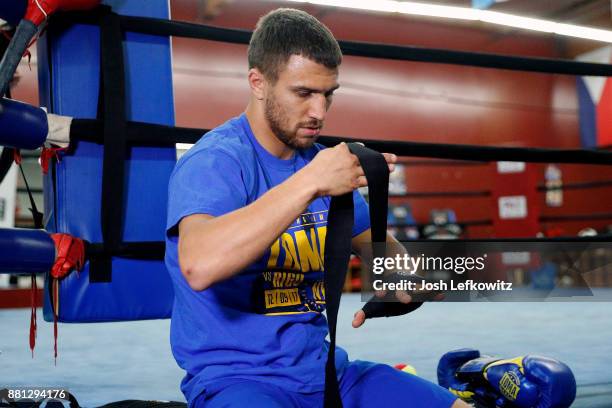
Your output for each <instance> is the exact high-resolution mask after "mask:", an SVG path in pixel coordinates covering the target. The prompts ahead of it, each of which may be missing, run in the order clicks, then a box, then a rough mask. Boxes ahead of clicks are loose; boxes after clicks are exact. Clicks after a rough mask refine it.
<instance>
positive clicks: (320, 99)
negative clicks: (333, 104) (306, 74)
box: [308, 94, 328, 122]
mask: <svg viewBox="0 0 612 408" xmlns="http://www.w3.org/2000/svg"><path fill="white" fill-rule="evenodd" d="M327 108H328V106H327V98H325V96H324V95H322V94H315V95H313V96H312V98H311V100H310V109H309V112H308V116H310V117H311V118H312V119H316V120H318V121H321V122H322V121H323V120H324V119H325V114H326V113H327Z"/></svg>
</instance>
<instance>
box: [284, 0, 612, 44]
mask: <svg viewBox="0 0 612 408" xmlns="http://www.w3.org/2000/svg"><path fill="white" fill-rule="evenodd" d="M285 1H289V2H293V3H309V4H315V5H320V6H328V7H342V8H349V9H356V10H365V11H376V12H386V13H398V14H406V15H417V16H427V17H439V18H450V19H457V20H471V21H482V22H484V23H488V24H496V25H501V26H506V27H512V28H519V29H524V30H532V31H539V32H544V33H553V34H558V35H563V36H566V37H576V38H583V39H587V40H593V41H602V42H608V43H612V31H610V30H602V29H598V28H592V27H585V26H579V25H574V24H565V23H557V22H554V21H549V20H543V19H539V18H531V17H523V16H517V15H513V14H508V13H500V12H497V11H491V10H480V9H472V8H467V7H455V6H444V5H440V4H428V3H417V2H412V1H395V0H285Z"/></svg>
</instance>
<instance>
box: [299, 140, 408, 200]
mask: <svg viewBox="0 0 612 408" xmlns="http://www.w3.org/2000/svg"><path fill="white" fill-rule="evenodd" d="M383 155H384V156H385V160H387V163H388V164H389V171H390V172H391V171H393V169H394V164H395V162H396V161H397V156H395V155H394V154H389V153H383ZM305 170H306V171H308V172H309V175H310V177H311V180H313V183H314V185H315V186H316V188H317V195H318V196H338V195H342V194H345V193H349V192H351V191H353V190H355V189H357V188H359V187H365V186H367V185H368V182H367V180H366V177H365V173H364V172H363V169H362V168H361V165H360V164H359V159H358V158H357V156H355V155H354V154H353V153H351V151H350V150H349V148H348V146H347V145H346V143H344V142H343V143H340V144H338V145H336V146H335V147H332V148H329V149H324V150H321V151H320V152H319V153H317V155H316V156H315V158H314V159H313V160H312V161H311V162H310V163H309V164H308V165H307V166H306V167H305Z"/></svg>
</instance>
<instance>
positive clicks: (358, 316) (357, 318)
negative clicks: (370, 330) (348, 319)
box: [353, 310, 366, 329]
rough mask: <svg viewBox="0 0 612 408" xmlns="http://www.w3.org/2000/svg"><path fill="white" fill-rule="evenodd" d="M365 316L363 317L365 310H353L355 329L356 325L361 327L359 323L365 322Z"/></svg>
mask: <svg viewBox="0 0 612 408" xmlns="http://www.w3.org/2000/svg"><path fill="white" fill-rule="evenodd" d="M365 320H366V317H365V312H364V311H363V310H358V311H357V312H355V315H354V316H353V327H354V328H355V329H356V328H358V327H361V325H362V324H363V322H365Z"/></svg>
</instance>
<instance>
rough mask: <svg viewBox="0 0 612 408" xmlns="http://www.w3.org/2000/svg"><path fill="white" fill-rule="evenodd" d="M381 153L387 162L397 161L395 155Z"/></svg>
mask: <svg viewBox="0 0 612 408" xmlns="http://www.w3.org/2000/svg"><path fill="white" fill-rule="evenodd" d="M382 155H383V156H384V157H385V160H386V161H387V163H389V164H392V163H397V156H396V155H394V154H393V153H383V154H382Z"/></svg>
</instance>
